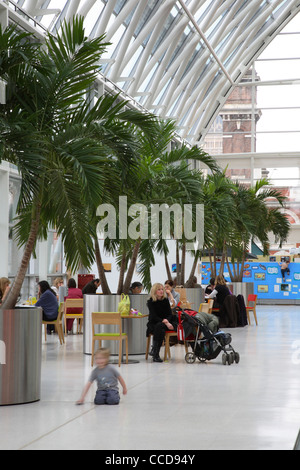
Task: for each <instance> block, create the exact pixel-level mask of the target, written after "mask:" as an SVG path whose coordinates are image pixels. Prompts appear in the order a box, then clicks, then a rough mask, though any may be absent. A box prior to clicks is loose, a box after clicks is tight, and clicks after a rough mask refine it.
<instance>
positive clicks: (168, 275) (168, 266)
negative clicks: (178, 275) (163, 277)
mask: <svg viewBox="0 0 300 470" xmlns="http://www.w3.org/2000/svg"><path fill="white" fill-rule="evenodd" d="M164 257H165V267H166V271H167V279H172V273H171V269H170V265H169V262H168V256H167V254H166V253H165V254H164Z"/></svg>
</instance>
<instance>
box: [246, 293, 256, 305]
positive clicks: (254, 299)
mask: <svg viewBox="0 0 300 470" xmlns="http://www.w3.org/2000/svg"><path fill="white" fill-rule="evenodd" d="M256 299H257V295H256V294H249V295H248V305H249V302H254V304H256Z"/></svg>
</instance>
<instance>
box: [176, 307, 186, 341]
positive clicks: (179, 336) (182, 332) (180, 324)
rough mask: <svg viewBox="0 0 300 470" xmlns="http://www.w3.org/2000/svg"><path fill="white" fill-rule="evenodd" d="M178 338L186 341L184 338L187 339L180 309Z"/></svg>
mask: <svg viewBox="0 0 300 470" xmlns="http://www.w3.org/2000/svg"><path fill="white" fill-rule="evenodd" d="M177 338H178V341H184V339H185V336H184V329H183V325H182V322H181V312H180V311H178V326H177Z"/></svg>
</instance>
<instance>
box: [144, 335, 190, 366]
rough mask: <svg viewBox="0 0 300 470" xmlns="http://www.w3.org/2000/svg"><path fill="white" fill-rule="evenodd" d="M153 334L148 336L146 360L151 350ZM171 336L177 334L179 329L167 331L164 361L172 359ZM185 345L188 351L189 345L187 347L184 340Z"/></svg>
mask: <svg viewBox="0 0 300 470" xmlns="http://www.w3.org/2000/svg"><path fill="white" fill-rule="evenodd" d="M152 336H153V335H152V334H150V335H149V336H148V337H147V344H146V355H145V359H146V360H147V359H148V355H149V350H150V344H151V337H152ZM170 336H177V331H175V330H168V331H166V333H165V339H164V344H165V353H164V361H167V360H168V359H171V351H170ZM184 347H185V350H186V352H188V347H187V344H186V342H184Z"/></svg>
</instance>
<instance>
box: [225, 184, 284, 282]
mask: <svg viewBox="0 0 300 470" xmlns="http://www.w3.org/2000/svg"><path fill="white" fill-rule="evenodd" d="M235 186H236V189H235V191H233V193H232V196H233V200H234V205H235V208H236V211H235V212H234V214H235V220H234V223H233V224H231V230H230V231H229V236H228V237H227V245H228V246H229V247H230V248H231V266H230V264H229V261H228V257H227V266H228V270H229V273H230V278H231V280H232V281H239V282H241V281H242V280H243V271H244V264H245V260H246V256H247V252H248V251H250V242H251V239H252V240H253V241H258V242H259V243H261V245H262V248H263V253H264V255H267V254H268V253H269V236H270V234H271V233H272V234H273V235H274V236H275V242H276V243H279V246H281V245H282V243H283V242H284V241H285V240H286V239H287V236H288V233H289V230H290V223H289V221H288V219H287V217H286V216H285V214H284V213H282V212H281V209H282V207H283V205H284V201H285V199H286V198H285V197H284V196H282V194H281V193H280V192H279V191H277V190H276V189H274V188H270V183H269V181H268V180H266V179H261V180H259V181H257V182H256V184H255V185H254V186H253V187H246V186H245V185H242V184H239V183H235ZM272 200H273V201H275V203H277V204H278V206H277V207H270V206H269V205H268V203H269V202H270V201H272Z"/></svg>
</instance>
